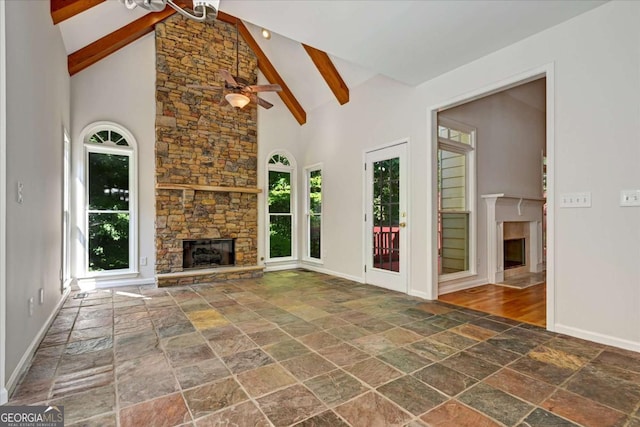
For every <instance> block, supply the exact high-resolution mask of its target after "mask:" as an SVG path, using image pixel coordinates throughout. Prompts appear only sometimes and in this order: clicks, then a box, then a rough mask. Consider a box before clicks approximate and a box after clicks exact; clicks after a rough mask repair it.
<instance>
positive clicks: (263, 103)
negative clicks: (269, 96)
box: [252, 95, 273, 110]
mask: <svg viewBox="0 0 640 427" xmlns="http://www.w3.org/2000/svg"><path fill="white" fill-rule="evenodd" d="M252 98H255V99H254V100H253V101H254V102H256V103H257V104H258V105H259V106H261V107H262V108H266V109H267V110H268V109H269V108H271V107H273V104H272V103H270V102H267V101H265V100H264V99H262V98H258V97H257V96H256V95H253V96H252Z"/></svg>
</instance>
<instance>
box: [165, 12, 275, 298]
mask: <svg viewBox="0 0 640 427" xmlns="http://www.w3.org/2000/svg"><path fill="white" fill-rule="evenodd" d="M235 61H236V30H235V27H234V26H233V25H230V24H227V23H224V22H222V21H218V20H217V21H214V22H213V23H208V24H202V23H199V22H195V21H192V20H188V19H185V18H183V17H182V16H180V15H174V16H172V17H170V18H168V19H166V20H165V21H164V22H162V23H158V24H156V149H155V157H156V168H155V171H156V195H155V202H156V221H155V227H156V277H157V282H158V286H171V285H185V284H194V283H208V282H212V281H219V280H225V279H237V278H247V277H259V276H261V275H262V272H263V268H262V267H261V266H258V250H257V240H258V193H260V190H259V189H258V188H257V151H258V150H257V114H256V107H255V105H253V104H250V105H248V106H246V107H245V108H243V109H233V108H231V107H220V106H219V105H218V103H219V101H220V97H221V96H222V91H218V92H216V91H205V90H202V89H197V88H193V87H191V86H192V85H211V86H220V87H222V86H223V83H222V78H221V77H220V75H219V73H218V70H219V69H226V70H234V73H235V69H236V62H235ZM239 75H240V77H242V78H244V79H246V80H247V81H249V82H255V81H256V80H257V59H256V57H255V55H254V54H253V52H251V50H250V49H249V47H248V46H247V45H246V44H245V43H244V41H243V40H242V38H240V43H239ZM204 239H225V240H226V241H227V242H229V241H231V242H232V243H233V259H232V260H231V259H230V258H229V255H223V253H224V251H222V250H221V247H220V246H219V247H211V246H209V247H205V245H204V243H202V242H203V241H204ZM184 242H187V244H186V245H187V246H186V247H185V243H184ZM194 244H195V245H196V246H198V247H196V248H195V250H193V249H192V248H191V246H192V245H194ZM223 246H224V245H223ZM198 249H199V251H198ZM224 257H227V260H226V261H228V262H227V263H226V265H221V264H224V262H222V263H221V262H220V261H225V260H224V259H223V258H224ZM218 258H220V259H218ZM196 259H197V261H196ZM205 262H206V263H208V265H204V264H205Z"/></svg>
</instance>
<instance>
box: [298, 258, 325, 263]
mask: <svg viewBox="0 0 640 427" xmlns="http://www.w3.org/2000/svg"><path fill="white" fill-rule="evenodd" d="M302 262H303V263H305V264H315V265H324V261H323V260H321V259H317V258H303V259H302Z"/></svg>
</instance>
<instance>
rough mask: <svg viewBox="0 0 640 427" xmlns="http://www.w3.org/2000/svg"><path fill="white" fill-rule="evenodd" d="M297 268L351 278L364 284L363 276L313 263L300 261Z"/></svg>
mask: <svg viewBox="0 0 640 427" xmlns="http://www.w3.org/2000/svg"><path fill="white" fill-rule="evenodd" d="M298 268H304V269H305V270H310V271H315V272H316V273H322V274H328V275H330V276H336V277H340V278H341V279H347V280H351V281H353V282H358V283H362V284H364V278H363V277H358V276H352V275H350V274H344V273H339V272H337V271H333V270H329V269H327V268H324V267H319V266H317V265H313V264H306V263H300V264H298Z"/></svg>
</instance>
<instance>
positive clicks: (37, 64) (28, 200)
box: [0, 1, 70, 388]
mask: <svg viewBox="0 0 640 427" xmlns="http://www.w3.org/2000/svg"><path fill="white" fill-rule="evenodd" d="M5 6H6V37H7V40H6V42H7V57H6V60H7V75H6V86H7V171H6V173H7V175H6V176H7V188H8V191H7V236H6V248H7V254H6V257H7V271H6V279H7V289H6V298H7V304H6V314H7V318H6V322H7V323H6V326H7V330H6V364H5V372H6V375H7V379H8V381H7V385H8V387H9V388H10V387H12V386H14V385H15V382H16V380H17V379H18V375H19V373H20V370H21V369H22V368H24V367H25V366H26V362H28V361H29V356H30V353H31V351H33V350H34V346H35V345H37V344H38V342H39V338H40V334H42V333H43V332H44V331H45V328H46V327H47V326H48V322H49V321H50V320H51V316H52V315H53V314H55V311H56V308H57V306H58V303H59V302H60V301H61V296H62V291H61V289H62V287H61V283H60V280H59V277H60V270H61V268H62V263H61V254H62V185H63V179H62V176H63V173H62V170H63V169H62V168H63V157H62V156H63V128H67V129H69V125H70V119H69V117H70V115H69V103H70V101H69V74H68V72H67V55H66V53H65V49H64V45H63V43H62V37H61V35H60V32H59V30H58V28H56V27H54V26H53V24H52V22H51V15H50V10H49V2H40V1H37V2H36V1H10V2H6V5H5ZM18 182H22V183H23V186H24V190H23V192H24V199H23V200H24V201H23V203H22V204H19V203H18V202H17V185H18ZM40 288H43V289H44V303H43V304H39V298H38V294H39V289H40ZM29 298H33V299H34V301H35V306H34V311H33V316H29V312H28V300H29ZM3 304H4V302H3ZM0 386H1V385H0Z"/></svg>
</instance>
